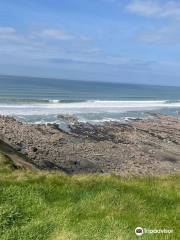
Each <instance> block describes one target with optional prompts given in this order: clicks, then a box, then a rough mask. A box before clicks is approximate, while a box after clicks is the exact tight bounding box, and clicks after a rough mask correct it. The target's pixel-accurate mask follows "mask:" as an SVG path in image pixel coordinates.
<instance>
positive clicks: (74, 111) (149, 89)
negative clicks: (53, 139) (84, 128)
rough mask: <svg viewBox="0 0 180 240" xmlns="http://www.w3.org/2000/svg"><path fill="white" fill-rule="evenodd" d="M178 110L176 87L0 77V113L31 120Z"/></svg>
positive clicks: (116, 117)
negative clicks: (62, 116)
mask: <svg viewBox="0 0 180 240" xmlns="http://www.w3.org/2000/svg"><path fill="white" fill-rule="evenodd" d="M179 111H180V87H169V86H168V87H164V86H163V87H162V86H151V85H133V84H122V83H121V84H120V83H119V84H116V83H102V82H101V83H100V82H85V81H84V82H81V81H73V80H58V79H45V78H44V79H43V78H29V77H10V76H0V114H3V115H10V116H14V117H16V118H18V119H20V120H22V121H26V122H31V123H48V122H49V123H60V120H59V119H58V118H57V115H58V114H68V115H74V116H76V117H78V119H79V120H80V121H83V122H87V121H88V122H91V123H100V122H104V121H111V120H116V121H123V120H126V119H129V118H137V117H138V118H144V117H146V116H147V112H160V113H165V114H170V115H177V113H178V112H179Z"/></svg>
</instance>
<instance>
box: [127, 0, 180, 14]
mask: <svg viewBox="0 0 180 240" xmlns="http://www.w3.org/2000/svg"><path fill="white" fill-rule="evenodd" d="M126 10H127V11H129V12H132V13H136V14H139V15H142V16H146V17H156V18H167V17H170V18H175V19H180V3H179V2H177V1H165V0H164V1H158V0H156V1H155V0H147V1H145V0H132V1H130V3H129V4H128V5H127V6H126Z"/></svg>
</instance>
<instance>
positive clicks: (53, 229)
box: [0, 154, 180, 240]
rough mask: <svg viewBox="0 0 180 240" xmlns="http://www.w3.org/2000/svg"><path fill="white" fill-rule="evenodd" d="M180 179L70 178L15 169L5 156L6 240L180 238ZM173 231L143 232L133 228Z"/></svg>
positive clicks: (1, 170)
mask: <svg viewBox="0 0 180 240" xmlns="http://www.w3.org/2000/svg"><path fill="white" fill-rule="evenodd" d="M179 185H180V175H171V176H164V177H128V178H127V177H118V176H112V175H100V174H94V175H93V174H91V175H75V176H67V175H65V174H62V173H56V172H52V173H49V172H44V171H43V172H40V171H37V172H30V171H29V172H27V171H23V170H20V169H19V170H15V169H14V168H13V166H12V163H11V161H10V160H9V159H8V158H6V157H4V156H3V155H2V154H0V239H1V240H101V239H102V240H133V239H172V240H178V239H180V232H178V231H179V229H180V225H178V224H179V223H180V219H178V218H179V216H180V214H179V213H178V206H179V204H180V202H179V195H180V191H179ZM137 226H141V227H144V228H147V229H164V228H166V229H173V233H172V234H153V235H152V234H144V235H143V236H142V237H137V236H136V235H135V233H134V229H135V227H137Z"/></svg>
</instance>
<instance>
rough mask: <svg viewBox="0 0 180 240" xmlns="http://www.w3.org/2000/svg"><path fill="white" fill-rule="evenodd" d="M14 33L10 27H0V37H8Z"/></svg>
mask: <svg viewBox="0 0 180 240" xmlns="http://www.w3.org/2000/svg"><path fill="white" fill-rule="evenodd" d="M15 33H16V29H14V28H12V27H0V36H2V35H9V34H10V35H11V34H15Z"/></svg>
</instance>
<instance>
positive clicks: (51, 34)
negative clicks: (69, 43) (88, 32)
mask: <svg viewBox="0 0 180 240" xmlns="http://www.w3.org/2000/svg"><path fill="white" fill-rule="evenodd" d="M37 35H38V36H40V37H45V38H49V39H55V40H71V39H74V36H73V35H71V34H69V33H66V32H64V31H62V30H59V29H44V30H42V31H41V32H40V33H38V34H37Z"/></svg>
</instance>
